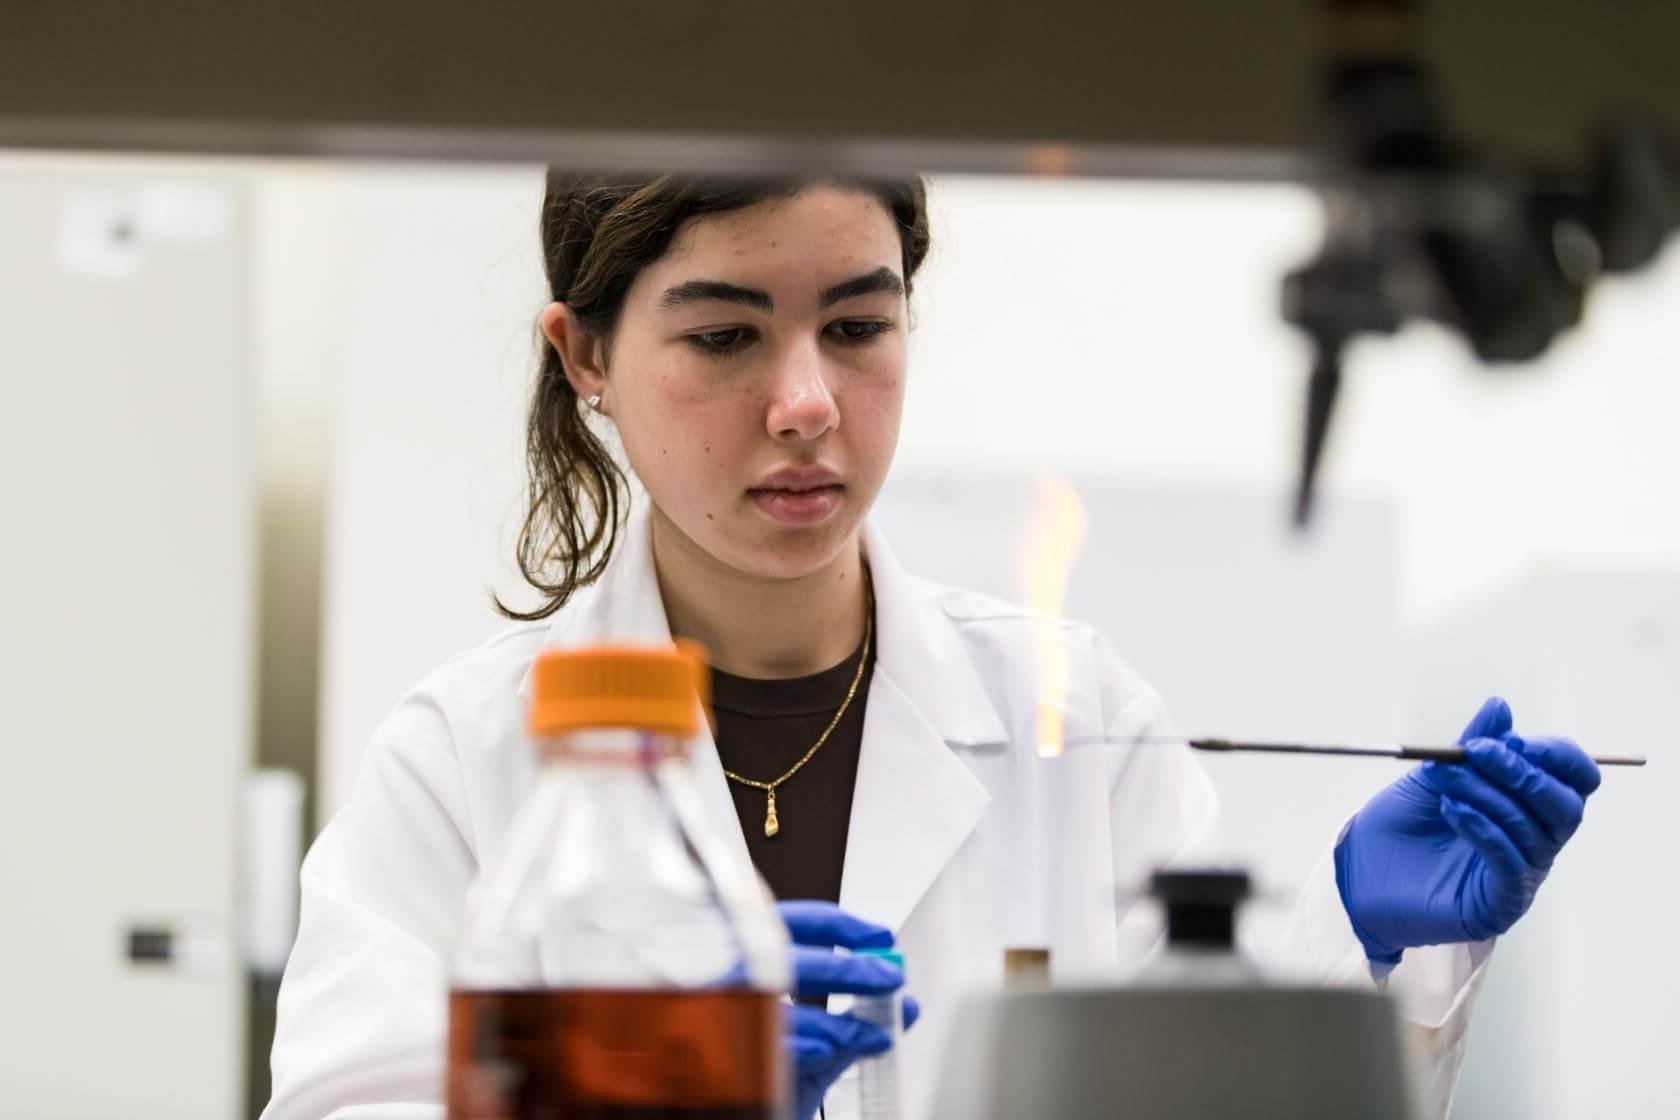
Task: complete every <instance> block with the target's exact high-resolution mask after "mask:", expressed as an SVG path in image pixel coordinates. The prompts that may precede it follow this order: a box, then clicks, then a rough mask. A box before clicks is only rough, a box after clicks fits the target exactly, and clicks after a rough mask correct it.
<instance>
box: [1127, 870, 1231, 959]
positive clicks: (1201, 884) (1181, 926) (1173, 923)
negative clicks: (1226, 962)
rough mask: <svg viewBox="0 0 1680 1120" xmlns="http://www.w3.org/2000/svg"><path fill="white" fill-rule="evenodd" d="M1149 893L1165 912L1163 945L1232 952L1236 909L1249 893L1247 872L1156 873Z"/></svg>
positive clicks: (1176, 871) (1150, 882) (1193, 871)
mask: <svg viewBox="0 0 1680 1120" xmlns="http://www.w3.org/2000/svg"><path fill="white" fill-rule="evenodd" d="M1149 893H1150V894H1152V895H1154V896H1155V897H1156V898H1157V899H1159V900H1160V902H1161V905H1162V907H1163V908H1164V909H1165V910H1166V912H1167V943H1168V944H1169V945H1171V946H1173V947H1175V948H1202V949H1234V948H1235V947H1236V931H1237V907H1238V905H1240V904H1241V903H1242V901H1243V900H1244V899H1245V898H1247V897H1248V896H1249V894H1250V893H1251V890H1250V883H1249V877H1248V872H1246V871H1232V870H1228V869H1222V870H1194V869H1190V870H1173V871H1157V872H1155V874H1154V875H1153V876H1152V877H1151V879H1150V881H1149Z"/></svg>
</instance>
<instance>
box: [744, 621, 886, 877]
mask: <svg viewBox="0 0 1680 1120" xmlns="http://www.w3.org/2000/svg"><path fill="white" fill-rule="evenodd" d="M862 656H863V647H862V646H861V645H860V646H859V647H858V649H857V650H856V651H855V652H854V653H853V654H852V655H851V656H850V657H848V658H846V660H845V661H842V662H841V663H840V664H838V665H836V666H834V667H833V668H831V669H825V670H823V671H822V672H820V673H816V674H814V675H812V676H809V677H792V678H788V679H784V680H756V679H753V678H749V677H737V676H734V675H732V674H729V673H724V672H720V671H718V670H716V669H714V670H713V671H712V708H713V713H714V718H715V720H716V722H717V748H718V755H719V757H721V758H722V759H723V765H724V768H725V769H728V770H733V771H734V772H735V773H737V774H740V775H742V776H743V777H747V778H752V779H754V780H756V781H761V782H769V781H773V780H775V779H776V778H778V777H780V776H781V775H782V774H784V773H786V772H787V769H788V767H790V766H792V765H793V764H794V763H795V762H798V761H799V759H800V757H801V756H802V755H804V753H805V752H806V751H808V750H810V749H811V744H813V743H815V742H816V741H817V738H818V737H819V736H820V735H822V733H823V728H825V727H827V726H828V721H829V720H831V719H833V718H834V713H835V712H836V711H838V710H839V708H840V705H841V704H843V703H845V700H846V691H847V690H848V689H849V688H850V687H851V685H852V678H853V677H854V676H855V675H856V674H857V670H858V659H859V658H861V657H862ZM869 661H870V663H869V665H867V666H865V668H864V671H863V679H862V680H861V681H859V683H858V690H857V695H856V696H854V697H853V698H852V703H851V707H849V708H847V709H846V714H845V716H844V717H843V718H842V719H841V720H840V723H839V725H838V726H836V727H835V729H834V733H833V734H832V735H830V736H829V737H828V741H827V742H826V743H824V744H823V745H822V749H821V750H819V751H817V753H816V754H814V755H812V756H811V760H810V761H809V762H807V763H806V764H805V765H804V766H803V767H802V768H801V769H800V771H799V773H797V774H795V775H794V776H793V777H791V778H789V779H788V780H787V781H786V782H785V783H783V784H782V785H780V786H778V787H777V788H776V816H777V818H778V823H779V824H780V826H781V829H780V831H779V832H778V833H777V834H776V835H775V836H766V835H764V817H765V807H766V801H767V796H766V794H765V792H764V791H763V790H761V789H755V788H753V787H752V786H745V785H742V784H741V783H740V782H736V781H730V782H729V792H730V794H731V795H732V796H733V797H734V798H735V813H736V815H737V816H738V817H739V818H740V821H741V831H742V832H743V833H745V834H746V838H747V851H748V852H749V853H751V855H752V860H753V864H754V865H755V866H756V867H757V868H758V870H759V873H760V874H762V875H763V876H764V878H765V880H766V881H767V882H768V883H769V884H770V889H771V890H772V891H773V892H774V893H775V895H776V897H777V898H778V899H783V900H787V899H796V898H817V899H826V900H827V901H829V902H838V901H840V874H841V869H842V868H843V867H844V866H845V861H846V833H847V831H848V830H849V828H850V826H851V817H852V787H853V786H854V785H855V784H856V781H857V767H858V751H859V749H860V748H861V747H862V744H863V713H864V707H865V704H866V702H867V700H868V699H869V680H870V677H871V676H873V675H874V669H875V665H874V661H875V653H874V650H873V648H872V649H871V650H870V655H869Z"/></svg>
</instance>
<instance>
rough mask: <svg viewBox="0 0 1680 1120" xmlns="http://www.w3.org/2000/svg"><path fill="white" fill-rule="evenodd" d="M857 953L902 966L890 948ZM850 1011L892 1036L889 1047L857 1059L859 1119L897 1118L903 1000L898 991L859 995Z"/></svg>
mask: <svg viewBox="0 0 1680 1120" xmlns="http://www.w3.org/2000/svg"><path fill="white" fill-rule="evenodd" d="M856 952H858V953H860V954H864V953H866V954H868V955H869V956H872V957H879V958H880V959H881V960H884V961H888V962H890V963H892V964H893V965H896V966H897V967H898V968H899V970H900V971H902V970H903V968H904V957H903V956H902V955H901V954H899V953H898V952H896V951H895V950H892V949H859V950H856ZM852 1014H853V1015H854V1016H855V1017H857V1018H859V1019H862V1020H864V1021H865V1022H868V1023H874V1024H875V1025H876V1026H878V1027H880V1028H881V1029H882V1030H883V1031H885V1032H887V1037H888V1038H890V1039H892V1049H890V1050H888V1051H887V1052H886V1053H884V1054H878V1055H876V1056H875V1057H872V1058H864V1059H862V1060H860V1061H859V1062H858V1100H859V1111H858V1115H859V1116H860V1117H861V1120H899V1117H900V1116H902V1115H903V1113H904V1098H903V1095H902V1091H901V1090H900V1088H899V1082H898V1042H899V1038H900V1036H901V1035H902V1034H903V1026H904V1000H903V997H902V996H900V995H899V993H898V992H894V993H892V994H891V995H885V996H858V997H857V999H856V1002H854V1003H853V1005H852Z"/></svg>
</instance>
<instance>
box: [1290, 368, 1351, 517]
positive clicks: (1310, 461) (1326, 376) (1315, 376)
mask: <svg viewBox="0 0 1680 1120" xmlns="http://www.w3.org/2000/svg"><path fill="white" fill-rule="evenodd" d="M1313 346H1314V354H1313V370H1312V376H1311V377H1310V378H1309V379H1308V381H1307V415H1306V425H1305V429H1304V430H1303V431H1302V433H1301V477H1300V480H1299V482H1298V483H1297V484H1296V488H1295V527H1296V528H1297V529H1305V528H1306V527H1307V524H1308V523H1309V522H1310V521H1311V520H1312V505H1313V488H1314V486H1315V485H1316V483H1317V480H1318V465H1319V462H1320V461H1321V460H1322V459H1323V457H1324V443H1325V439H1326V438H1327V437H1328V435H1329V433H1330V417H1331V416H1332V415H1333V414H1334V412H1335V409H1336V394H1337V392H1338V390H1340V389H1341V387H1342V354H1341V350H1342V348H1341V343H1340V342H1339V341H1336V340H1333V339H1328V338H1322V337H1320V338H1317V339H1315V340H1314V343H1313Z"/></svg>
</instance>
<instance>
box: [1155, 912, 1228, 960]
mask: <svg viewBox="0 0 1680 1120" xmlns="http://www.w3.org/2000/svg"><path fill="white" fill-rule="evenodd" d="M1166 911H1167V943H1168V944H1169V945H1171V946H1172V947H1173V948H1175V949H1201V950H1212V951H1216V952H1230V951H1231V950H1233V949H1235V948H1236V944H1237V912H1236V909H1235V908H1234V907H1232V906H1231V905H1230V904H1228V903H1226V904H1213V905H1208V904H1202V903H1188V902H1186V903H1177V904H1173V905H1169V906H1168V907H1167V908H1166Z"/></svg>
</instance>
